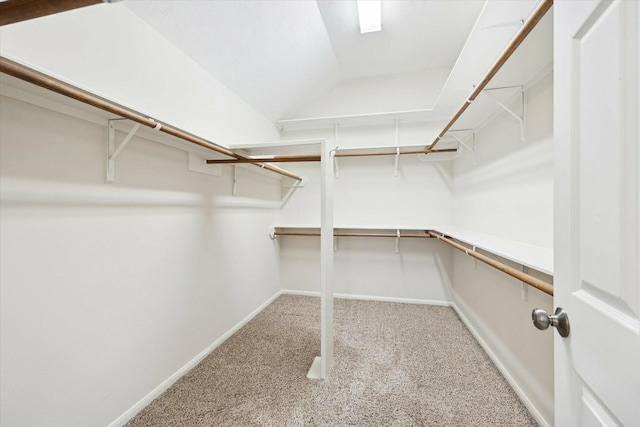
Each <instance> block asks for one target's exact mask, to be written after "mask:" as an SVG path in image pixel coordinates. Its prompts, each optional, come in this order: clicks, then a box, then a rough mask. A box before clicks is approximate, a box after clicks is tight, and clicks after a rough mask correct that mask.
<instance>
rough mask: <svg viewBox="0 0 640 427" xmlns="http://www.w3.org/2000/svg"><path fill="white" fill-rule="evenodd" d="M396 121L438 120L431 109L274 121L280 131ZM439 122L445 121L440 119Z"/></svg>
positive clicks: (418, 121) (380, 123) (370, 124)
mask: <svg viewBox="0 0 640 427" xmlns="http://www.w3.org/2000/svg"><path fill="white" fill-rule="evenodd" d="M396 120H399V121H401V122H402V123H421V122H429V121H434V120H438V117H436V115H435V114H434V111H433V109H422V110H404V111H385V112H380V113H366V114H352V115H344V116H327V117H307V118H300V119H283V120H278V121H276V124H277V125H278V126H280V128H282V130H285V131H287V130H299V129H328V128H333V127H334V126H335V125H336V124H337V125H338V126H340V127H345V126H375V125H384V124H393V123H395V121H396ZM439 120H446V117H440V118H439Z"/></svg>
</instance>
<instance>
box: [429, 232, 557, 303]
mask: <svg viewBox="0 0 640 427" xmlns="http://www.w3.org/2000/svg"><path fill="white" fill-rule="evenodd" d="M427 234H429V235H430V236H431V237H433V238H436V239H438V240H442V241H443V242H445V243H448V244H449V245H451V246H453V247H454V248H456V249H458V250H460V251H462V252H464V253H466V254H467V255H469V256H472V257H474V258H476V259H479V260H480V261H482V262H484V263H485V264H489V265H490V266H491V267H493V268H497V269H498V270H500V271H502V272H503V273H506V274H508V275H509V276H512V277H515V278H516V279H518V280H521V281H523V282H524V283H526V284H528V285H530V286H533V287H534V288H536V289H539V290H541V291H542V292H544V293H545V294H549V295H551V296H553V285H552V284H550V283H547V282H545V281H543V280H540V279H538V278H536V277H533V276H530V275H528V274H526V273H523V272H522V271H520V270H516V269H515V268H513V267H509V266H508V265H506V264H503V263H501V262H499V261H496V260H494V259H491V258H489V257H488V256H485V255H482V254H480V253H478V252H476V251H473V250H470V249H469V248H466V247H464V246H463V245H461V244H459V243H456V242H454V241H453V240H451V239H448V238H446V237H444V236H441V235H439V234H436V233H434V232H433V231H427Z"/></svg>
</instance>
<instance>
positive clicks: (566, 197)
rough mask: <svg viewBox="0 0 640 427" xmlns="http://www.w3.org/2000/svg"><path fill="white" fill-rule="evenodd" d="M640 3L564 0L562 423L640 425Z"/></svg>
mask: <svg viewBox="0 0 640 427" xmlns="http://www.w3.org/2000/svg"><path fill="white" fill-rule="evenodd" d="M638 4H639V2H637V1H629V0H622V1H620V0H618V1H573V0H568V1H563V0H558V1H556V3H555V6H554V9H555V10H554V21H555V22H554V91H555V93H554V144H555V150H556V153H555V154H556V176H555V242H554V245H555V277H554V283H555V296H554V303H555V305H556V306H558V307H562V308H564V309H565V310H566V312H567V313H568V316H569V320H570V323H571V333H570V335H569V337H567V338H561V337H560V336H559V335H558V334H555V341H554V352H555V413H556V415H555V424H556V426H601V425H604V426H640V322H639V308H640V292H639V290H638V289H639V284H638V282H639V277H640V275H639V264H640V251H639V244H640V234H639V227H638V222H639V221H638V212H639V211H640V207H639V199H640V197H639V195H638V192H639V190H640V184H639V174H638V169H639V164H640V161H639V153H640V150H639V149H638V145H639V143H638V122H639V121H640V115H639V109H638V98H639V97H638V90H639V81H638V56H639V55H638V49H639V46H640V43H639V42H638V37H639V33H638V26H639V25H638V24H639V16H638Z"/></svg>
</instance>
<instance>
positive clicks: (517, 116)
mask: <svg viewBox="0 0 640 427" xmlns="http://www.w3.org/2000/svg"><path fill="white" fill-rule="evenodd" d="M489 90H491V89H489ZM489 90H483V92H484V94H485V95H487V97H488V98H489V99H491V100H492V101H493V102H495V103H496V104H497V105H498V106H499V107H500V108H502V109H503V110H504V111H506V112H507V113H509V115H511V117H513V118H514V119H516V120H517V121H518V123H519V124H520V140H521V141H522V142H524V141H526V140H527V137H526V135H525V131H524V130H525V114H524V113H525V109H524V105H525V91H524V87H523V86H520V114H517V113H515V112H514V111H512V110H511V109H510V108H509V107H507V106H506V105H504V104H503V103H502V102H501V101H499V100H498V99H496V98H495V97H494V96H493V95H491V94H490V92H489Z"/></svg>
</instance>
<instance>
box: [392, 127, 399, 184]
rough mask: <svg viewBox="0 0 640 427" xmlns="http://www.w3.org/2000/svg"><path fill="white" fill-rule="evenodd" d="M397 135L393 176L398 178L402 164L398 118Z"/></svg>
mask: <svg viewBox="0 0 640 427" xmlns="http://www.w3.org/2000/svg"><path fill="white" fill-rule="evenodd" d="M395 123H396V133H395V135H396V136H395V143H396V159H395V164H394V166H393V176H395V177H396V178H397V177H398V166H399V164H400V138H399V125H398V118H397V117H396V121H395Z"/></svg>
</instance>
